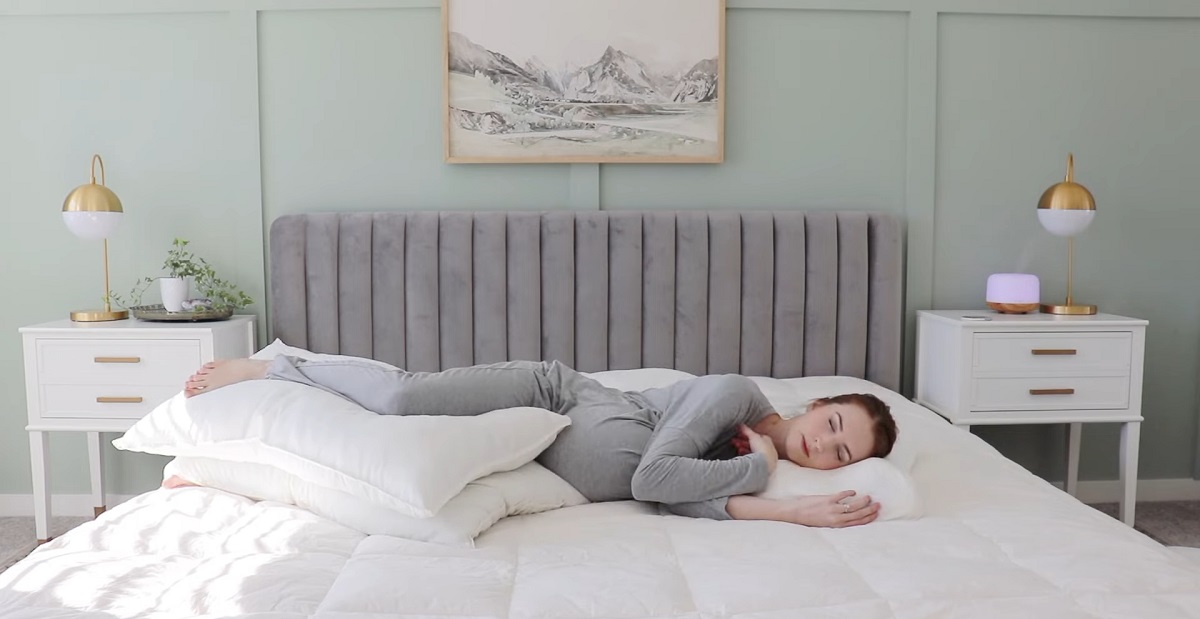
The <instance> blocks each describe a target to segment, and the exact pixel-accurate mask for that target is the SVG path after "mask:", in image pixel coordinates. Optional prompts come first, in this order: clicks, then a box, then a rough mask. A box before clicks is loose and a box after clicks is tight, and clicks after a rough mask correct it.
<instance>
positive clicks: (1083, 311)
mask: <svg viewBox="0 0 1200 619" xmlns="http://www.w3.org/2000/svg"><path fill="white" fill-rule="evenodd" d="M1042 313H1043V314H1058V315H1061V316H1091V315H1092V314H1095V313H1096V306H1095V305H1054V304H1051V303H1043V304H1042Z"/></svg>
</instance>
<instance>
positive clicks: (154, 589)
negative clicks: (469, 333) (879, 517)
mask: <svg viewBox="0 0 1200 619" xmlns="http://www.w3.org/2000/svg"><path fill="white" fill-rule="evenodd" d="M804 380H805V381H809V382H805V383H786V382H776V383H773V384H772V385H770V387H771V388H772V391H768V395H769V396H770V397H772V398H773V399H775V400H776V401H779V402H780V403H781V405H783V406H785V407H786V406H788V405H791V404H789V401H791V400H793V399H794V401H795V402H800V401H802V400H803V399H804V395H805V390H806V389H807V388H810V387H812V382H811V379H804ZM830 380H832V381H833V384H823V387H827V388H836V389H835V390H849V389H847V388H856V387H857V388H863V387H865V388H868V389H870V390H871V391H875V392H876V393H880V394H882V395H885V396H886V397H887V398H888V399H889V401H891V402H892V404H893V409H894V410H895V411H896V413H897V418H898V421H899V423H900V432H901V437H902V440H904V439H906V442H905V444H904V447H905V448H906V449H909V450H912V451H913V452H914V453H916V454H917V455H918V457H917V460H916V463H915V465H914V467H913V471H912V472H913V476H914V478H915V479H916V481H917V484H918V486H919V489H920V492H921V497H922V499H923V501H924V508H925V509H924V511H925V514H926V515H925V517H923V518H920V519H918V520H910V521H903V520H898V521H889V522H879V523H874V524H871V525H867V526H863V527H856V528H851V529H840V530H831V529H811V528H805V527H800V526H794V525H786V524H779V523H768V522H712V521H704V520H691V519H686V518H680V517H674V516H661V515H659V514H658V511H657V510H656V509H655V508H653V507H651V506H646V505H640V504H635V503H610V504H597V505H584V506H580V507H571V508H566V509H559V510H555V511H552V512H547V513H543V514H538V515H533V516H521V517H514V518H508V519H505V520H502V521H501V522H500V523H498V524H497V525H495V526H494V527H492V528H491V529H490V530H489V531H488V532H486V533H485V534H484V535H482V536H481V537H480V538H479V539H478V540H477V544H476V546H477V547H476V548H474V549H467V548H453V547H446V546H439V545H434V544H427V543H421V542H412V541H407V540H402V539H397V538H390V537H383V536H370V537H367V536H363V535H361V534H359V533H357V532H356V531H353V530H350V529H347V528H345V527H342V526H340V525H337V524H334V523H332V522H330V521H327V520H323V519H321V518H319V517H317V516H314V515H312V514H310V513H308V512H305V511H303V510H300V509H297V508H294V507H290V506H286V505H279V504H269V503H255V502H253V501H250V500H247V499H244V498H241V497H238V496H234V495H230V494H227V493H223V492H220V491H216V490H210V489H201V488H188V489H180V490H173V491H166V490H159V491H155V492H151V493H148V494H144V495H142V496H139V497H137V498H135V499H133V500H132V501H130V502H128V503H125V504H123V505H120V506H118V507H116V508H115V509H113V510H111V511H110V512H108V513H106V514H104V515H103V516H101V517H100V518H99V519H98V520H96V521H95V522H91V523H88V524H85V525H83V526H81V527H79V528H77V529H75V530H74V531H72V532H71V533H70V534H68V535H66V536H64V537H62V538H60V539H57V540H54V541H52V542H51V543H49V544H46V545H45V546H43V547H41V548H40V549H38V550H37V551H36V552H34V553H33V554H32V555H31V556H30V557H28V558H27V559H25V560H24V561H22V562H21V563H19V564H17V565H16V566H14V567H13V568H11V569H9V570H8V571H7V572H5V573H4V574H3V575H0V617H3V618H5V619H17V618H21V619H24V618H35V617H36V618H50V617H55V618H57V617H87V618H92V619H99V618H104V619H109V618H114V617H156V618H158V617H161V618H168V617H169V618H172V619H177V618H183V617H213V618H215V617H235V616H236V617H243V616H252V617H259V618H261V619H295V618H300V617H318V618H321V619H375V618H383V617H389V618H391V617H401V618H410V619H417V618H422V619H432V618H434V617H436V618H439V619H448V618H459V619H466V618H472V619H474V618H482V617H497V618H505V619H525V618H530V619H532V618H556V619H567V618H574V617H591V618H606V619H610V618H611V619H617V618H628V619H635V618H637V619H642V618H645V619H649V618H665V617H673V618H687V619H710V618H714V619H715V618H725V617H739V618H744V619H751V618H752V619H791V618H798V617H847V618H862V619H871V618H876V617H879V618H884V617H888V618H891V617H896V618H918V617H920V618H934V617H937V618H942V617H1022V618H1024V617H1054V618H1059V619H1062V618H1071V617H1154V618H1165V617H1200V568H1198V567H1196V566H1195V565H1193V564H1191V563H1189V562H1187V561H1185V560H1184V559H1183V558H1181V557H1179V556H1178V555H1176V554H1175V553H1173V552H1171V551H1169V550H1168V549H1166V548H1164V547H1162V546H1161V545H1159V544H1157V543H1155V542H1154V541H1152V540H1150V539H1148V538H1147V537H1145V536H1143V535H1142V534H1140V533H1138V532H1136V531H1134V530H1132V529H1130V528H1128V527H1126V526H1124V525H1122V524H1121V523H1119V522H1118V521H1116V520H1114V519H1112V518H1110V517H1108V516H1105V515H1103V514H1101V513H1099V512H1096V511H1095V510H1093V509H1091V508H1089V507H1087V506H1085V505H1082V504H1081V503H1079V502H1078V501H1076V500H1075V499H1073V498H1071V497H1070V496H1068V495H1066V494H1064V493H1062V492H1060V491H1059V490H1057V489H1055V488H1054V487H1052V486H1050V485H1049V484H1047V483H1045V482H1044V481H1042V480H1040V479H1038V478H1037V477H1035V476H1033V475H1031V474H1030V473H1028V472H1027V471H1025V470H1024V469H1022V468H1021V467H1019V466H1017V465H1016V464H1014V463H1012V462H1011V461H1009V460H1007V459H1005V458H1003V457H1002V456H1000V455H999V454H998V453H997V452H995V450H993V449H992V448H991V447H989V446H988V445H987V444H986V443H984V442H983V441H981V440H979V439H978V438H976V437H974V436H972V435H970V434H967V433H965V432H962V431H960V430H957V429H955V428H952V427H950V426H948V425H947V424H945V423H943V422H941V421H939V420H937V419H936V417H935V416H933V414H932V413H930V412H929V411H926V410H924V409H921V408H920V407H917V406H915V405H912V404H911V403H907V402H906V401H904V400H903V399H902V398H900V397H899V396H898V395H895V394H891V393H890V392H886V391H885V390H882V389H880V388H878V387H868V386H867V384H866V383H862V382H861V381H853V379H830ZM793 384H794V385H796V387H797V389H796V390H795V392H794V393H789V392H788V391H787V389H790V388H791V385H793ZM781 389H782V390H781Z"/></svg>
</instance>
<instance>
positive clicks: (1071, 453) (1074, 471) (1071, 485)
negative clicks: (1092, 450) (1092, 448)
mask: <svg viewBox="0 0 1200 619" xmlns="http://www.w3.org/2000/svg"><path fill="white" fill-rule="evenodd" d="M1082 434H1083V424H1082V423H1068V424H1067V479H1066V481H1064V482H1063V489H1064V490H1066V491H1067V494H1069V495H1071V496H1075V491H1076V490H1078V489H1079V437H1080V435H1082Z"/></svg>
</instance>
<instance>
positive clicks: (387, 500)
mask: <svg viewBox="0 0 1200 619" xmlns="http://www.w3.org/2000/svg"><path fill="white" fill-rule="evenodd" d="M569 424H570V420H569V419H568V418H567V417H565V416H563V415H559V414H557V413H554V412H552V411H548V410H545V409H540V408H532V407H520V408H509V409H503V410H498V411H493V412H489V413H485V414H483V415H477V416H472V417H446V416H404V417H401V416H394V415H377V414H375V413H373V412H371V411H368V410H366V409H364V408H362V407H361V406H359V405H357V404H355V403H353V402H350V401H349V400H346V399H345V398H342V397H340V396H337V395H334V394H332V393H329V392H326V391H323V390H321V389H317V388H314V387H309V386H307V385H302V384H298V383H292V382H288V381H281V380H250V381H245V382H242V383H237V384H234V385H229V386H226V387H223V388H221V389H217V390H215V391H213V392H211V393H205V394H201V395H198V396H195V397H192V398H185V397H184V396H183V394H182V393H180V394H177V395H176V396H175V397H173V398H171V399H170V400H167V401H166V402H164V403H162V404H161V405H159V406H158V407H157V408H155V409H154V410H153V411H151V413H150V414H149V415H147V416H146V417H144V418H142V419H141V420H140V421H138V422H137V423H136V424H134V426H133V427H132V428H130V430H129V431H128V432H126V433H125V435H124V436H122V437H120V438H118V439H116V440H115V441H113V445H114V446H116V447H117V448H118V449H122V450H126V451H139V452H145V453H153V454H159V455H164V456H176V457H178V456H187V457H200V458H212V459H217V460H227V461H232V462H250V463H256V464H264V465H270V466H273V467H276V468H278V469H280V470H282V471H284V472H286V473H288V474H291V475H295V476H296V477H298V478H300V479H302V480H304V481H306V482H309V483H313V484H316V485H319V486H322V487H325V488H329V489H331V490H337V491H340V492H344V493H346V494H349V495H351V496H355V497H358V498H360V499H363V500H365V501H368V502H371V503H375V504H378V505H380V506H382V507H385V508H387V509H390V510H393V511H396V512H399V513H402V514H405V515H407V516H413V517H418V518H427V517H430V516H432V515H434V514H435V513H437V512H438V510H440V509H441V508H442V506H444V505H445V504H446V503H447V502H448V501H449V500H450V499H451V498H453V497H454V496H455V495H457V494H458V493H459V492H461V491H462V489H463V488H465V487H466V485H467V484H468V483H470V482H472V481H474V480H476V479H479V478H480V477H483V476H485V475H490V474H492V473H498V472H502V471H510V470H513V469H516V468H518V467H520V466H522V465H524V464H526V463H528V462H531V461H532V460H533V459H534V458H536V457H537V456H538V455H539V454H540V453H541V452H542V450H544V449H545V448H546V447H548V446H549V445H550V443H551V442H553V441H554V439H555V437H556V436H558V433H559V432H561V431H562V430H563V429H564V428H566V427H567V426H568V425H569Z"/></svg>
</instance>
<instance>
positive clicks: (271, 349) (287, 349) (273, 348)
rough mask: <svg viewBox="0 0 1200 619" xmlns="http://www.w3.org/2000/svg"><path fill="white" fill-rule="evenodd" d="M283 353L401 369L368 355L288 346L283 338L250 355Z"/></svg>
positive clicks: (266, 356) (261, 355)
mask: <svg viewBox="0 0 1200 619" xmlns="http://www.w3.org/2000/svg"><path fill="white" fill-rule="evenodd" d="M281 355H282V356H287V357H299V358H301V359H319V360H322V361H336V360H338V359H354V360H357V361H366V362H368V363H374V364H375V365H378V366H380V367H383V368H387V369H389V370H396V369H399V368H397V367H396V366H394V365H392V364H390V363H384V362H382V361H377V360H375V359H368V358H366V357H355V356H352V355H330V354H326V353H319V352H312V351H311V350H304V349H303V348H296V347H295V346H288V345H287V344H284V343H283V340H281V339H279V338H275V341H274V342H271V343H270V344H267V345H266V346H264V347H263V348H262V350H260V351H258V352H256V353H254V354H253V355H250V358H251V359H274V358H275V357H278V356H281Z"/></svg>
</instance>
